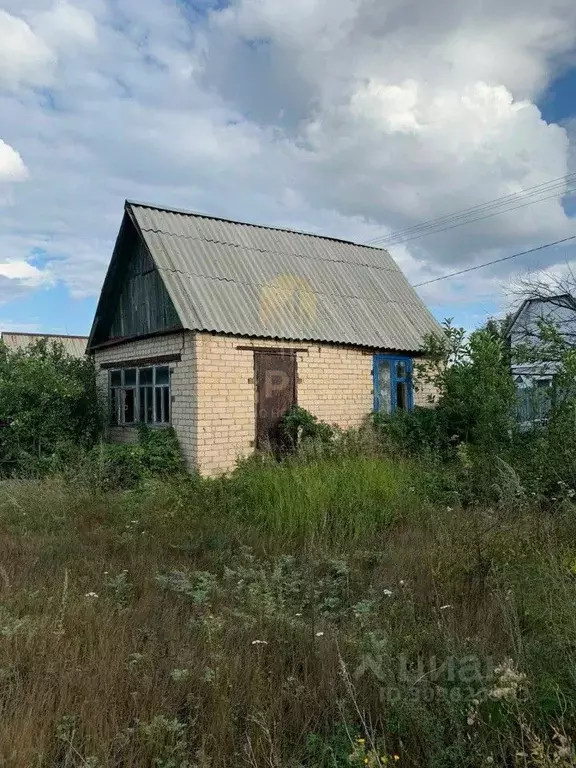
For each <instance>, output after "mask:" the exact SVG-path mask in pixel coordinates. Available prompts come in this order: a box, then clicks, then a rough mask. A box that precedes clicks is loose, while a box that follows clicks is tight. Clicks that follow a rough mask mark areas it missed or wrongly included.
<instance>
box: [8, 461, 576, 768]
mask: <svg viewBox="0 0 576 768" xmlns="http://www.w3.org/2000/svg"><path fill="white" fill-rule="evenodd" d="M424 480H425V478H423V476H422V472H421V470H420V468H419V467H418V465H416V464H413V463H407V462H398V463H396V462H393V461H384V460H378V459H375V458H360V457H359V458H345V459H336V460H317V461H314V462H311V463H308V464H302V463H299V462H297V461H294V462H287V463H286V464H285V465H283V466H271V465H263V466H254V465H247V466H244V467H241V468H240V470H239V471H238V472H237V473H236V474H235V475H233V476H232V477H230V478H227V479H219V480H214V481H211V480H198V479H194V480H192V479H191V480H179V481H178V482H177V483H173V484H170V483H148V484H146V485H141V486H139V487H138V488H137V489H135V490H132V491H128V492H123V493H104V492H95V491H94V490H93V489H92V488H90V487H83V486H82V484H81V483H80V482H76V483H75V484H74V485H70V484H67V483H65V482H64V481H62V480H59V479H57V478H52V479H46V480H42V481H8V482H5V483H2V484H0V529H1V534H2V535H1V536H0V765H6V766H10V767H12V766H14V768H16V767H17V768H20V767H21V766H22V767H24V766H26V768H28V766H38V767H39V768H40V767H42V768H43V767H44V766H46V767H48V766H50V767H52V766H67V767H68V768H76V767H78V768H79V767H80V766H87V765H88V766H91V767H92V768H99V767H101V768H104V767H105V768H109V767H110V768H111V767H112V766H114V767H116V766H118V767H120V766H122V767H126V768H128V767H130V768H136V766H138V768H141V767H146V766H150V767H151V768H152V766H154V767H155V768H186V767H187V768H190V766H198V767H200V766H201V767H202V768H208V766H210V768H220V767H224V766H252V767H255V766H258V767H260V766H267V767H270V766H274V768H280V767H282V768H284V767H286V768H288V767H290V768H292V767H293V768H296V767H297V766H302V768H318V766H326V768H328V766H330V768H344V766H350V765H352V766H364V765H369V766H381V765H389V764H393V763H397V764H399V765H402V766H411V767H413V768H416V767H418V768H420V767H421V766H434V767H438V768H440V767H442V768H444V766H446V767H449V768H451V767H452V766H453V767H454V768H462V767H464V768H466V767H467V766H469V767H470V768H477V767H478V766H483V765H490V764H491V765H500V766H568V765H572V764H574V763H573V761H574V752H573V748H572V739H573V738H574V735H575V731H576V703H575V702H576V673H575V672H574V670H575V669H576V665H575V661H576V643H575V642H574V638H575V637H576V576H575V575H574V574H575V573H576V526H575V525H574V523H575V522H576V517H575V514H574V508H573V507H572V505H571V503H570V502H566V503H564V504H563V505H562V506H561V507H559V508H558V509H557V510H556V513H555V514H554V515H542V514H541V513H540V512H539V511H538V510H535V509H532V508H531V507H530V506H529V505H527V504H521V505H520V504H518V503H517V502H516V501H514V503H513V504H511V505H505V504H502V505H501V506H500V507H499V508H495V509H487V508H480V507H474V506H471V507H470V508H468V509H467V510H466V511H463V510H461V509H459V508H457V507H456V506H454V507H450V506H448V505H447V504H435V505H433V504H432V503H431V501H430V500H429V499H428V498H426V495H425V494H424V492H423V490H422V489H423V487H425V483H424ZM396 757H397V758H398V760H396Z"/></svg>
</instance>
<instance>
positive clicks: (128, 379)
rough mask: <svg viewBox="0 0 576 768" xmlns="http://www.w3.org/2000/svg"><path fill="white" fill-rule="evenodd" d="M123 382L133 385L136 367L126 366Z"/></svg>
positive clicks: (128, 385)
mask: <svg viewBox="0 0 576 768" xmlns="http://www.w3.org/2000/svg"><path fill="white" fill-rule="evenodd" d="M124 384H125V385H126V386H127V387H130V386H134V385H135V384H136V368H126V370H125V371H124Z"/></svg>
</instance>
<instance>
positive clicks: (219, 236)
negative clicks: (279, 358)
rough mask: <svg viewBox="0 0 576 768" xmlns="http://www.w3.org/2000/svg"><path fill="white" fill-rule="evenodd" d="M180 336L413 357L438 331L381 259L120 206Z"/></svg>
mask: <svg viewBox="0 0 576 768" xmlns="http://www.w3.org/2000/svg"><path fill="white" fill-rule="evenodd" d="M126 210H127V212H128V214H129V215H130V217H131V218H132V220H133V221H134V223H135V224H136V226H137V228H138V229H139V230H140V232H141V234H142V237H143V238H144V241H145V242H146V245H147V246H148V249H149V250H150V253H151V255H152V257H153V259H154V262H155V264H156V267H157V269H158V270H159V272H160V274H161V275H162V278H163V280H164V283H165V285H166V288H167V290H168V293H169V295H170V298H171V299H172V301H173V303H174V306H175V308H176V311H177V312H178V315H179V317H180V321H181V323H182V326H183V327H184V328H188V329H190V330H199V331H214V332H219V333H233V334H237V335H242V336H255V337H268V338H278V339H294V340H306V341H329V342H339V343H343V344H355V345H359V346H365V347H374V348H378V349H394V350H406V351H416V350H418V349H419V348H420V347H421V344H422V338H423V336H424V335H425V334H427V333H430V332H436V331H438V329H439V326H438V324H437V323H436V321H435V320H434V318H433V317H432V315H431V314H430V312H429V311H428V309H427V308H426V306H425V305H424V303H423V302H422V301H421V299H420V298H419V297H418V295H417V294H416V292H415V291H414V289H413V288H412V287H411V286H410V285H409V283H408V281H407V280H406V278H405V277H404V275H403V274H402V272H401V271H400V269H399V268H398V266H397V265H396V263H395V262H394V260H393V259H392V257H391V256H390V254H389V253H388V252H387V251H385V250H383V249H381V248H374V247H370V246H365V245H357V244H355V243H350V242H345V241H343V240H336V239H332V238H327V237H321V236H319V235H308V234H303V233H300V232H292V231H288V230H283V229H274V228H270V227H262V226H255V225H252V224H243V223H239V222H233V221H227V220H223V219H217V218H212V217H209V216H205V215H202V214H194V213H187V212H185V211H174V210H169V209H163V208H155V207H154V206H150V205H146V204H142V203H134V202H129V201H128V202H127V203H126Z"/></svg>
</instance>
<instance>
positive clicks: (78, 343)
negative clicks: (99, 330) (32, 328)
mask: <svg viewBox="0 0 576 768" xmlns="http://www.w3.org/2000/svg"><path fill="white" fill-rule="evenodd" d="M0 337H1V339H2V341H3V342H4V344H5V345H6V346H7V347H8V349H9V350H11V351H12V352H15V351H22V350H25V349H27V348H28V347H30V346H32V345H33V344H36V343H37V342H38V341H41V340H42V339H46V341H47V342H48V343H51V342H56V343H57V344H62V346H63V347H64V351H65V352H66V353H67V354H68V355H71V356H72V357H84V355H85V354H86V345H87V343H88V336H59V335H57V334H53V333H23V332H22V333H18V332H11V331H3V332H2V333H1V334H0Z"/></svg>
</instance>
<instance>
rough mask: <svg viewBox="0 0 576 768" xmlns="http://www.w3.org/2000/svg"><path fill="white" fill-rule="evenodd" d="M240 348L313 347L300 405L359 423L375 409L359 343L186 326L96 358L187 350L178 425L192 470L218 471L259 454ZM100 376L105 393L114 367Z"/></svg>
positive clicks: (124, 437)
mask: <svg viewBox="0 0 576 768" xmlns="http://www.w3.org/2000/svg"><path fill="white" fill-rule="evenodd" d="M239 346H243V347H248V346H254V347H259V348H262V347H266V348H275V347H276V348H277V347H282V348H288V349H297V350H306V351H305V352H301V351H299V352H297V361H298V370H297V377H298V384H297V389H298V404H299V405H301V406H302V407H303V408H306V409H307V410H309V411H310V412H311V413H313V414H314V415H315V416H317V417H318V418H319V419H321V420H323V421H327V422H328V423H330V424H337V425H338V426H340V427H342V428H343V429H346V428H348V427H358V426H360V424H361V423H362V421H363V420H364V419H365V417H366V415H367V414H368V413H369V412H370V411H371V410H372V406H373V383H372V365H373V363H372V354H371V353H370V354H366V353H365V352H363V351H362V350H360V349H357V348H354V347H339V346H336V345H332V344H307V343H302V342H289V341H276V340H270V339H246V338H242V337H232V336H222V335H215V334H210V333H192V332H190V331H186V332H183V333H180V334H171V335H165V336H157V337H154V338H151V339H141V340H139V341H135V342H128V343H126V344H121V345H118V346H114V347H108V348H103V349H100V350H97V351H96V352H95V362H96V365H97V366H99V365H101V364H102V363H110V362H125V361H128V360H130V359H138V358H144V357H154V356H161V355H169V354H175V353H178V354H180V355H181V360H180V362H174V363H170V368H171V370H172V424H173V426H174V428H175V430H176V434H177V435H178V439H179V442H180V446H181V449H182V453H183V455H184V458H185V459H186V462H187V464H188V466H189V468H194V467H196V468H198V469H199V470H200V472H201V473H202V474H204V475H217V474H221V473H223V472H228V471H230V470H232V469H234V467H235V465H236V462H237V460H238V459H239V458H242V457H246V456H249V455H250V454H251V453H252V452H253V451H254V441H255V431H256V423H255V384H254V353H253V352H252V351H251V350H250V349H238V347H239ZM98 375H99V384H100V388H101V390H102V392H103V394H104V395H106V393H107V388H108V371H107V370H100V371H99V374H98ZM431 394H433V390H432V389H431V388H430V386H429V385H425V386H424V385H420V386H419V387H417V389H416V391H415V397H414V399H415V403H416V404H417V405H429V404H430V403H429V395H431ZM106 401H107V400H106ZM108 437H109V439H111V440H115V441H123V442H129V441H133V440H135V438H136V430H135V428H134V427H109V429H108Z"/></svg>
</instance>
